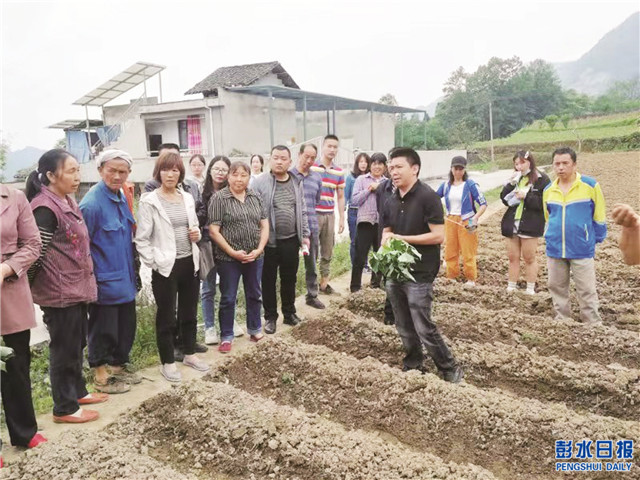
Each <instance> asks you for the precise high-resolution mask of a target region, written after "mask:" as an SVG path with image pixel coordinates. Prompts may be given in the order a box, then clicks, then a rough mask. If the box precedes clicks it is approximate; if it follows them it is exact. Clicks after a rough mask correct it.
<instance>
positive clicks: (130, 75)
mask: <svg viewBox="0 0 640 480" xmlns="http://www.w3.org/2000/svg"><path fill="white" fill-rule="evenodd" d="M164 69H165V67H164V66H163V65H155V64H153V63H147V62H137V63H134V64H133V65H131V66H130V67H129V68H127V69H125V70H123V71H122V72H120V73H119V74H117V75H116V76H115V77H112V78H111V79H110V80H108V81H106V82H105V83H103V84H102V85H100V86H99V87H98V88H95V89H94V90H91V91H90V92H89V93H87V94H86V95H83V96H82V97H80V98H79V99H78V100H76V101H75V102H73V105H82V106H84V107H86V106H87V105H89V106H91V105H93V106H96V107H101V106H103V105H104V104H105V103H107V102H110V101H111V100H113V99H114V98H116V97H119V96H120V95H122V94H123V93H124V92H127V91H129V90H131V89H132V88H133V87H135V86H137V85H140V84H141V83H145V82H146V81H147V80H148V79H149V78H151V77H153V76H154V75H156V74H159V73H160V72H162V70H164ZM161 89H162V87H161ZM145 90H146V84H145Z"/></svg>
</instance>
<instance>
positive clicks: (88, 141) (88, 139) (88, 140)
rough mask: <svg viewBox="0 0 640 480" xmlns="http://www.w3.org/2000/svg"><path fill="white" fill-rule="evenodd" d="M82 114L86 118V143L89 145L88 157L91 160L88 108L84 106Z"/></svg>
mask: <svg viewBox="0 0 640 480" xmlns="http://www.w3.org/2000/svg"><path fill="white" fill-rule="evenodd" d="M84 113H85V114H86V116H87V123H86V125H87V143H88V144H89V156H90V158H93V153H92V152H91V131H90V130H89V107H88V106H87V105H85V106H84Z"/></svg>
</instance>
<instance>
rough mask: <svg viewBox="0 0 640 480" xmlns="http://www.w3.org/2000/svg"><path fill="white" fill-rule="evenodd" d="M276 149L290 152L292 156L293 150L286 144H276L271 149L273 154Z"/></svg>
mask: <svg viewBox="0 0 640 480" xmlns="http://www.w3.org/2000/svg"><path fill="white" fill-rule="evenodd" d="M274 150H278V151H280V152H287V153H288V154H289V158H291V150H289V147H287V146H286V145H276V146H275V147H273V148H272V149H271V154H273V151H274Z"/></svg>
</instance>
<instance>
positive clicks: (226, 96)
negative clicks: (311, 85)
mask: <svg viewBox="0 0 640 480" xmlns="http://www.w3.org/2000/svg"><path fill="white" fill-rule="evenodd" d="M219 95H220V103H221V104H222V105H223V107H222V108H221V111H220V117H221V119H220V120H221V124H220V125H216V119H215V118H214V127H216V128H221V129H222V141H221V144H219V143H217V140H216V153H222V154H224V155H228V154H229V153H230V152H231V151H232V150H234V149H236V150H239V151H241V152H244V153H247V154H249V153H260V154H265V153H268V152H269V150H270V149H271V141H270V135H269V99H268V98H267V97H261V96H257V95H248V94H242V93H236V92H229V91H226V90H223V91H220V92H219ZM273 129H274V142H275V144H285V145H288V144H292V143H295V141H296V140H295V139H296V117H295V102H294V101H293V100H284V99H279V98H276V99H274V101H273Z"/></svg>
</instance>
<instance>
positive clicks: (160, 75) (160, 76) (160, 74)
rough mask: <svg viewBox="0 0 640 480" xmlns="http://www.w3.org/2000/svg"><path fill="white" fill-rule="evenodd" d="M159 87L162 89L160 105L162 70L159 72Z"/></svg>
mask: <svg viewBox="0 0 640 480" xmlns="http://www.w3.org/2000/svg"><path fill="white" fill-rule="evenodd" d="M158 86H159V87H160V103H162V70H161V71H159V72H158Z"/></svg>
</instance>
